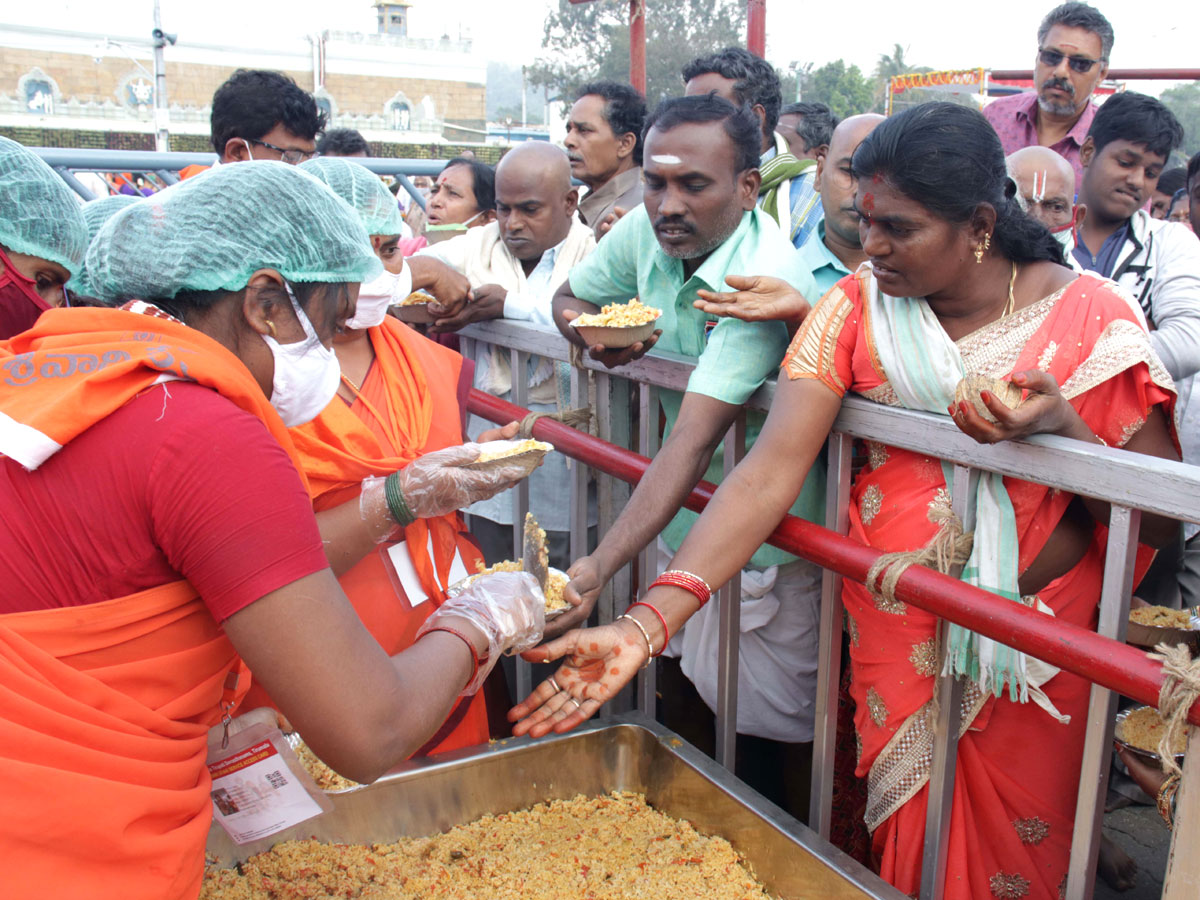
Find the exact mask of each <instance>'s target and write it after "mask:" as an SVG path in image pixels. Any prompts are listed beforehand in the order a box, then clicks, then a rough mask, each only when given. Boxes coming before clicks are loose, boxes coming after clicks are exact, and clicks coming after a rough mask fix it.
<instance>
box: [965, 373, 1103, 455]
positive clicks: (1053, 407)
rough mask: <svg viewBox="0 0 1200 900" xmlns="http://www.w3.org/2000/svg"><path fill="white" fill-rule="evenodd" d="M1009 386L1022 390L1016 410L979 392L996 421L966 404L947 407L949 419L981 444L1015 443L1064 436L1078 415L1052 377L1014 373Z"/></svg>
mask: <svg viewBox="0 0 1200 900" xmlns="http://www.w3.org/2000/svg"><path fill="white" fill-rule="evenodd" d="M1012 383H1013V384H1015V385H1016V386H1017V387H1019V388H1022V389H1023V390H1025V391H1026V396H1025V399H1024V400H1023V401H1021V403H1020V405H1019V406H1018V407H1017V408H1016V409H1009V408H1008V407H1007V406H1006V405H1005V404H1004V402H1003V401H1002V400H1000V398H999V397H997V396H996V395H995V394H993V393H992V392H991V391H980V392H979V396H980V398H981V399H982V400H983V405H984V406H986V407H987V408H988V410H989V411H990V412H991V414H992V415H993V416H995V417H996V421H995V422H994V423H993V422H989V421H988V420H987V419H985V418H984V417H983V416H982V415H980V413H979V411H978V410H977V409H975V407H974V406H973V405H972V404H970V403H968V402H966V401H963V402H956V403H953V404H951V406H950V407H949V409H948V410H947V411H948V412H949V413H950V417H951V418H952V419H954V424H955V425H957V426H958V427H959V428H960V429H961V430H962V431H963V432H964V433H965V434H969V435H970V436H971V437H973V438H975V440H977V441H979V443H981V444H997V443H999V442H1000V441H1017V440H1020V439H1022V438H1026V437H1029V436H1030V435H1031V434H1065V433H1066V432H1067V431H1068V430H1069V427H1070V425H1071V424H1072V421H1073V420H1074V419H1078V416H1079V414H1078V413H1076V412H1075V410H1074V407H1072V406H1071V404H1070V403H1068V402H1067V399H1066V398H1065V397H1063V395H1062V392H1061V391H1060V390H1059V388H1058V382H1057V381H1055V380H1054V376H1053V375H1050V374H1049V373H1047V372H1043V371H1041V370H1040V369H1029V370H1027V371H1024V372H1014V373H1013V376H1012Z"/></svg>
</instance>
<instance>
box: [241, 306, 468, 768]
mask: <svg viewBox="0 0 1200 900" xmlns="http://www.w3.org/2000/svg"><path fill="white" fill-rule="evenodd" d="M367 334H368V337H369V339H370V341H371V346H372V347H373V348H374V350H375V362H374V364H373V365H372V366H371V369H370V371H369V372H368V374H367V377H366V378H365V379H364V381H363V384H362V386H361V389H360V390H359V391H358V395H357V397H356V398H355V401H354V403H353V404H347V403H346V402H345V401H344V400H343V399H342V398H341V397H335V398H334V399H333V402H332V403H330V404H329V406H328V407H326V409H325V410H324V412H322V413H321V415H319V416H318V417H317V418H316V419H314V420H313V421H312V422H310V423H308V424H307V425H302V426H300V427H299V428H294V429H292V437H293V440H294V441H295V444H296V448H297V450H298V452H299V454H300V459H301V469H302V471H303V472H304V473H305V475H306V476H307V477H308V484H309V493H310V494H311V495H312V498H313V507H314V508H315V509H316V511H317V512H320V511H321V510H325V509H329V508H331V507H334V506H338V505H340V504H342V503H346V502H348V501H353V500H355V498H356V497H357V496H358V494H359V491H360V490H361V484H362V480H363V479H364V478H366V477H368V476H377V477H383V476H387V475H389V474H391V473H392V472H395V471H396V470H397V469H401V468H403V467H404V466H406V465H408V464H409V463H410V462H412V460H414V459H416V458H417V457H418V456H421V455H422V454H424V453H429V452H431V451H434V450H441V449H443V448H445V447H449V446H454V445H457V444H461V443H462V440H463V429H462V418H461V411H460V407H459V400H458V396H457V391H458V386H459V380H460V375H461V372H462V366H463V359H462V357H461V356H459V355H458V354H457V353H454V352H453V351H451V350H448V349H447V348H445V347H442V346H440V345H438V344H435V343H434V342H433V341H430V340H428V339H426V338H424V337H422V336H421V335H419V334H417V333H416V332H415V331H413V330H412V329H411V328H408V327H407V326H405V325H402V324H401V323H400V322H398V321H396V320H395V319H392V318H391V317H388V318H387V319H385V320H384V322H383V324H382V325H379V326H377V327H375V328H370V329H368V331H367ZM398 554H404V555H405V557H407V559H408V560H410V561H411V564H412V567H413V569H414V570H415V572H416V576H417V578H418V579H419V582H420V586H421V589H422V591H423V592H424V593H425V595H426V597H427V598H428V599H425V600H420V599H418V601H417V602H416V603H413V602H412V600H411V599H410V598H409V596H408V595H407V593H406V591H405V589H404V587H403V586H402V584H401V581H400V578H399V576H398V575H397V573H396V563H395V557H396V556H397V555H398ZM456 554H457V555H459V556H460V557H461V563H462V564H463V565H464V566H465V568H466V571H467V572H473V571H475V563H476V562H477V561H479V560H481V559H482V557H481V556H480V554H479V551H478V549H477V548H476V547H475V545H474V544H473V543H472V542H471V540H470V538H469V537H468V536H467V534H466V529H465V528H464V527H463V522H462V518H461V516H460V515H459V514H458V513H450V514H448V515H444V516H438V517H437V518H432V519H418V520H417V521H415V522H413V523H412V524H411V525H409V526H408V527H407V528H405V529H404V531H403V534H402V535H400V536H399V538H398V539H397V540H395V541H389V542H386V543H384V544H381V545H380V546H379V547H378V548H377V549H376V550H374V551H372V552H371V553H368V554H367V555H366V556H365V557H364V558H363V559H361V560H360V561H359V562H358V563H356V564H355V565H354V566H353V567H352V568H351V569H350V570H349V571H348V572H346V573H345V574H344V575H342V576H341V578H340V579H339V581H340V583H341V585H342V590H344V591H345V592H346V596H347V598H349V600H350V602H351V604H352V605H353V606H354V609H355V611H356V612H357V613H358V615H359V618H361V619H362V621H363V624H364V625H366V627H367V630H368V631H370V632H371V635H372V636H373V637H374V638H375V639H376V640H377V641H379V643H380V645H381V646H382V647H383V649H384V650H386V651H387V652H388V653H389V654H392V653H398V652H400V651H401V650H403V649H404V648H405V647H408V646H410V645H411V644H412V643H413V641H414V640H415V638H416V634H417V631H418V629H420V627H421V625H422V624H423V623H424V622H425V620H426V619H427V618H428V617H429V615H430V614H431V613H432V612H433V610H434V609H436V608H437V607H438V606H439V605H441V603H442V602H443V601H444V600H445V599H446V588H447V587H449V586H450V585H451V584H452V583H453V579H452V578H451V575H450V572H451V566H452V564H453V563H454V561H455V556H456ZM268 699H269V698H267V697H266V695H265V694H264V693H262V692H261V690H260V689H258V688H256V687H252V688H251V691H250V694H249V696H248V698H247V700H246V707H247V708H250V707H252V706H254V705H256V704H261V703H262V702H266V701H268ZM488 737H489V734H488V721H487V710H486V702H485V699H484V692H483V691H480V692H478V693H477V694H475V695H474V696H473V697H472V698H470V701H469V702H467V703H462V702H460V704H459V706H457V707H456V708H455V710H454V711H453V712H452V713H451V715H450V718H449V719H448V720H447V723H446V725H444V726H443V728H442V729H441V730H439V731H438V733H437V734H436V735H434V737H433V738H432V739H431V740H430V741H429V742H427V743H426V745H425V746H424V747H422V748H421V750H419V751H418V753H417V755H425V754H429V753H434V752H442V751H446V750H453V749H457V748H459V747H466V746H470V745H472V744H478V743H481V742H483V741H486V740H487V739H488Z"/></svg>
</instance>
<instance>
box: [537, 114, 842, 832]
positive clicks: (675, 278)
mask: <svg viewBox="0 0 1200 900" xmlns="http://www.w3.org/2000/svg"><path fill="white" fill-rule="evenodd" d="M760 138H761V135H760V129H759V122H758V119H757V118H756V117H755V116H754V115H753V114H752V113H750V112H749V110H746V109H744V108H742V109H739V108H737V107H735V106H734V105H733V104H731V103H729V102H728V101H726V100H723V99H721V98H719V97H712V96H697V97H683V98H676V99H672V100H667V101H664V102H663V104H662V105H660V106H659V108H658V109H657V110H656V111H655V112H654V114H653V115H652V116H651V117H650V119H649V120H648V121H647V126H646V138H645V153H644V170H643V174H644V178H645V194H644V202H643V205H642V206H641V207H639V208H637V209H635V210H633V211H632V212H630V213H629V214H628V215H626V216H625V217H624V218H622V219H621V220H620V221H619V222H617V224H616V225H615V226H614V227H613V228H612V230H611V231H610V232H609V233H608V235H607V236H606V237H605V239H604V240H603V241H602V242H601V243H600V244H599V245H598V246H597V249H596V251H595V252H594V253H593V255H592V257H591V258H589V259H586V260H584V261H583V262H582V263H580V264H579V265H577V266H576V267H575V268H574V269H572V270H571V274H570V276H569V278H568V281H567V283H566V284H565V285H563V287H562V288H560V289H559V291H558V293H557V295H556V296H555V299H554V313H555V320H556V322H557V324H558V325H559V328H560V330H562V332H563V334H564V335H566V336H567V337H568V338H572V339H573V338H574V330H573V329H571V328H570V327H569V325H568V324H567V323H568V322H569V321H570V319H572V318H574V316H575V315H576V314H578V313H581V312H590V311H595V310H596V309H597V308H598V307H599V306H601V305H603V304H606V303H612V302H624V301H626V300H629V299H630V298H631V297H634V296H637V297H640V299H641V301H642V303H644V304H646V305H649V306H653V307H657V308H659V309H661V310H662V317H661V318H660V319H659V321H658V325H659V328H660V330H661V334H660V335H659V337H658V339H657V345H656V346H658V347H659V348H661V349H665V350H669V351H672V352H674V353H680V354H684V355H686V356H689V357H692V358H694V359H695V360H696V368H695V370H694V371H693V372H692V375H691V377H690V378H689V380H688V386H687V391H686V392H684V393H683V394H678V393H674V392H668V391H661V392H660V399H661V402H662V408H663V412H664V414H665V417H666V420H667V429H666V438H665V441H664V443H663V446H662V449H661V450H660V451H659V453H658V454H657V455H656V456H655V458H654V461H653V462H652V464H651V466H650V468H649V470H648V471H647V473H646V475H645V477H643V479H642V481H641V483H640V484H639V486H638V488H637V489H636V490H635V491H634V493H633V496H632V497H631V498H630V500H629V503H628V504H627V505H626V507H625V509H624V511H623V512H622V514H621V516H620V517H619V518H618V519H617V521H616V522H615V523H614V525H613V527H612V529H610V530H609V532H608V533H607V534H605V535H603V536H602V539H601V542H600V545H599V547H598V548H597V549H596V551H595V553H593V554H592V555H591V556H588V557H584V558H582V559H579V560H576V561H575V563H574V565H572V566H571V568H570V570H569V573H568V574H570V575H571V578H572V581H571V585H570V586H569V587H568V597H570V595H571V594H572V593H574V594H575V595H577V598H578V599H580V600H581V605H580V607H579V608H578V609H577V610H575V611H573V612H570V613H567V614H566V615H565V616H564V618H567V617H569V621H570V622H571V624H574V623H575V622H578V621H581V620H582V619H583V618H584V617H585V616H586V615H587V614H588V613H589V612H590V610H591V608H592V606H593V605H594V603H595V598H596V596H597V595H598V593H599V591H600V589H601V588H602V587H603V585H604V584H605V583H606V582H607V581H608V580H609V579H610V578H611V577H612V576H613V574H614V573H615V572H616V571H617V570H618V569H619V568H620V567H621V566H623V565H624V564H625V563H627V562H628V561H629V560H631V559H632V558H633V557H634V556H635V555H636V554H637V553H638V552H640V551H641V550H642V549H643V548H644V547H646V546H647V545H648V544H650V542H651V541H653V540H654V539H655V537H656V536H657V535H659V533H660V532H662V536H661V541H660V545H659V549H660V555H661V556H662V557H663V564H662V566H661V567H660V568H665V567H666V565H665V564H666V559H667V558H669V556H670V555H671V554H672V553H673V552H674V550H675V548H677V547H678V546H679V544H680V543H681V542H682V540H683V538H684V536H685V535H686V533H687V531H688V529H689V528H690V527H691V524H692V522H694V521H695V519H696V515H695V514H694V513H692V512H690V511H687V510H683V509H681V507H682V504H683V500H684V498H685V497H686V496H687V494H688V493H689V492H690V491H691V489H692V488H693V487H694V486H695V484H696V482H697V481H699V480H700V479H701V478H707V479H708V480H710V481H720V480H721V474H722V465H723V463H722V459H721V452H720V449H719V446H718V445H719V444H720V441H721V439H722V438H723V436H724V434H725V432H726V431H727V429H728V428H729V426H730V425H731V424H732V423H733V421H734V419H735V417H736V416H737V414H738V413H739V412H740V411H741V410H742V408H743V406H744V404H745V403H746V401H747V400H748V399H749V397H750V395H751V394H753V393H754V391H755V390H757V389H758V388H759V386H760V385H761V384H762V383H763V382H764V381H765V380H766V379H767V378H768V377H769V376H771V375H773V374H774V373H775V371H776V370H777V369H778V367H779V363H780V360H781V359H782V358H783V354H784V351H785V350H786V349H787V343H788V331H787V327H786V326H785V325H784V323H783V322H743V321H740V320H738V319H733V318H725V319H721V318H718V317H715V316H710V315H707V314H705V313H704V312H702V311H700V310H699V309H697V308H695V306H694V305H693V304H694V302H695V301H696V299H697V297H698V295H697V291H699V290H705V291H720V290H724V289H725V278H726V276H728V275H769V276H774V277H777V278H782V279H784V280H786V281H788V282H789V283H791V284H792V285H793V286H794V287H795V288H797V289H798V290H799V291H800V292H801V293H803V294H805V295H807V296H810V297H812V298H813V300H814V302H815V300H816V296H817V294H816V286H815V285H814V284H813V281H812V278H811V277H810V275H809V273H808V272H807V271H806V270H805V267H804V265H803V263H802V262H801V261H800V258H799V256H798V254H797V252H796V251H795V249H794V248H793V247H792V246H791V243H790V241H789V240H788V238H787V236H786V235H785V234H784V233H783V232H782V231H781V230H780V229H779V227H778V226H777V225H776V224H775V222H774V221H773V220H772V219H771V218H770V217H769V216H767V215H766V214H765V213H763V212H762V211H761V210H759V209H757V208H756V207H755V201H756V200H757V198H758V185H759V175H758V169H757V165H758V150H759V142H760ZM650 343H652V342H649V341H648V342H647V344H650ZM645 349H648V347H643V348H641V349H640V350H639V351H637V352H638V353H640V352H642V351H644V350H645ZM591 350H592V355H593V356H594V357H597V358H601V359H604V360H605V361H608V362H613V363H614V364H619V363H621V362H624V361H626V359H627V358H628V357H629V356H630V355H631V354H617V353H616V352H615V351H607V350H605V349H604V348H602V347H593V348H591ZM762 421H763V416H762V415H761V414H751V415H750V416H748V421H747V439H748V440H750V441H752V440H753V438H754V437H756V436H757V434H758V430H759V428H760V427H761V425H762ZM823 505H824V475H823V472H817V471H816V469H814V474H813V475H812V476H810V478H809V481H808V483H807V484H806V486H805V489H804V491H803V492H802V493H801V495H800V497H799V498H798V500H797V502H796V504H795V505H794V506H793V508H792V511H793V512H795V513H797V514H799V515H803V516H804V517H805V518H808V519H810V520H813V521H821V520H822V518H823V515H822V514H823ZM743 583H744V585H745V588H746V590H744V594H743V602H742V613H743V626H742V635H741V641H740V645H741V647H740V656H741V658H740V665H739V698H738V699H739V703H738V706H739V710H738V731H739V733H740V734H739V747H740V748H743V749H747V748H746V747H743V745H745V744H753V745H754V747H753V749H751V750H748V752H749V755H747V754H746V753H742V754H741V755H742V756H743V758H744V760H743V761H744V762H745V765H744V766H742V767H741V768H742V770H741V771H740V772H739V774H742V775H743V776H744V777H750V778H753V776H754V774H755V773H756V771H757V772H758V773H759V774H760V775H764V776H766V777H765V779H764V780H763V781H759V782H756V786H757V787H759V789H760V790H763V791H764V792H765V793H767V795H768V796H773V797H775V798H776V799H778V800H779V801H781V802H782V803H784V805H785V806H787V807H789V808H791V809H792V811H793V812H796V813H798V814H800V815H805V814H806V813H807V808H806V806H805V808H803V809H801V808H799V807H800V806H802V805H805V803H806V801H803V800H800V799H798V798H794V797H792V796H790V795H789V793H788V792H787V791H786V790H781V788H782V787H783V779H782V778H781V777H780V774H779V766H780V765H787V764H789V761H790V760H789V754H790V752H791V751H792V750H795V751H796V752H795V759H794V761H791V770H792V771H794V772H795V775H796V781H797V782H800V781H806V780H807V771H806V762H807V760H810V759H811V741H812V718H813V708H814V702H815V688H816V661H817V657H816V652H817V622H818V619H819V616H818V608H819V602H820V584H821V578H820V569H819V568H817V567H816V566H813V565H811V564H810V563H807V562H804V561H801V560H797V559H796V558H795V557H792V556H789V555H788V554H786V553H784V552H783V551H780V550H778V549H776V548H774V547H770V546H763V547H762V548H760V549H759V551H758V552H757V553H756V554H755V556H754V558H753V559H752V560H751V565H750V569H749V570H747V572H746V573H744V576H743ZM714 587H716V586H715V585H714ZM716 611H717V604H715V603H714V604H711V605H709V606H706V607H704V609H702V610H701V611H700V612H699V613H697V614H696V615H695V616H693V619H692V621H690V622H689V623H688V625H687V627H686V628H685V629H683V631H682V632H681V633H680V635H679V636H677V637H676V638H675V639H674V640H673V641H672V645H671V647H672V650H674V651H675V654H674V655H679V656H681V660H680V668H682V671H683V674H685V675H687V676H688V678H690V679H691V681H692V682H693V683H694V684H695V691H696V692H698V693H699V695H700V697H701V698H703V700H704V702H705V703H707V705H708V707H709V708H710V709H711V708H713V707H714V706H715V702H716V699H715V698H716V653H715V649H714V648H715V641H716V621H717V618H716ZM634 612H635V614H638V615H639V616H640V614H641V613H642V612H644V611H643V610H640V609H635V611H634ZM619 624H620V625H622V626H624V625H627V624H628V623H619ZM651 624H654V627H655V629H656V632H651V633H652V634H653V633H657V634H659V635H661V628H659V627H658V626H657V624H656V623H651ZM630 627H632V626H630ZM656 649H657V648H656ZM671 654H672V651H671V650H668V655H671ZM664 683H665V682H664ZM677 700H678V698H677V697H668V698H667V699H666V702H665V704H664V705H665V706H666V707H667V708H668V711H669V710H670V708H671V707H672V706H673V705H674V704H675V703H676V701H677ZM701 711H702V712H703V709H701ZM708 715H709V719H710V721H711V713H709V714H708ZM693 718H694V716H693ZM671 724H674V723H673V722H672V723H671ZM709 733H710V737H709V740H708V741H707V743H708V744H709V745H710V746H711V744H712V740H711V727H710V728H709ZM687 736H688V737H692V738H693V740H696V741H698V742H699V743H701V745H703V743H704V741H703V740H699V739H697V738H695V737H693V735H692V734H690V733H689V734H688V735H687ZM767 745H770V746H769V747H768V746H767ZM796 748H798V749H796ZM768 760H769V762H767V761H768ZM764 770H765V771H764ZM793 799H794V800H795V802H790V801H791V800H793Z"/></svg>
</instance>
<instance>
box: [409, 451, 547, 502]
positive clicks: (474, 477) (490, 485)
mask: <svg viewBox="0 0 1200 900" xmlns="http://www.w3.org/2000/svg"><path fill="white" fill-rule="evenodd" d="M482 449H483V448H482V447H481V446H480V445H479V444H475V443H470V444H462V445H460V446H458V447H447V448H446V449H445V450H435V451H434V452H433V453H426V454H425V455H424V456H420V457H417V458H416V459H414V460H413V461H412V462H410V463H409V464H408V465H407V466H405V467H404V468H403V469H401V470H400V490H401V492H402V493H403V494H404V500H405V502H406V503H408V508H409V509H411V510H412V512H413V514H414V515H415V516H417V517H418V518H421V519H425V518H429V517H431V516H442V515H445V514H446V513H448V512H453V511H454V510H456V509H462V508H463V507H464V506H470V505H471V504H472V503H474V502H476V501H477V500H486V499H488V498H489V497H491V496H494V495H495V494H498V493H500V492H501V491H506V490H508V489H509V488H510V487H512V486H513V485H514V484H516V483H517V482H518V481H520V480H521V479H522V478H524V477H525V469H524V468H523V467H522V466H501V467H499V468H496V469H492V470H491V471H479V470H476V469H464V468H462V465H463V464H464V463H469V462H474V461H475V460H476V459H478V458H479V453H480V451H481V450H482Z"/></svg>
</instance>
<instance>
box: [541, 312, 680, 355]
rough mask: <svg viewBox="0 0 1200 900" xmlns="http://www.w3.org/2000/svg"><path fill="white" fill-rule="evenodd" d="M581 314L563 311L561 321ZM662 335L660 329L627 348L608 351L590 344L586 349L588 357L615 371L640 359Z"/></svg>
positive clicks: (601, 345)
mask: <svg viewBox="0 0 1200 900" xmlns="http://www.w3.org/2000/svg"><path fill="white" fill-rule="evenodd" d="M581 315H582V313H580V312H577V311H575V310H573V309H568V310H564V311H563V314H562V316H563V319H564V320H565V321H567V322H572V321H574V320H575V319H577V318H578V317H579V316H581ZM660 335H662V329H661V328H659V329H657V330H655V332H654V334H652V335H650V337H648V338H646V340H644V341H638V342H637V343H636V344H631V345H630V346H628V347H616V348H612V349H609V348H608V347H605V346H604V345H603V344H592V345H591V346H590V347H588V348H587V351H588V356H590V357H591V358H592V359H594V360H596V362H599V363H603V364H604V365H605V366H606V367H607V368H609V369H615V368H617V367H619V366H623V365H626V364H627V363H631V362H633V361H634V360H635V359H641V358H642V357H643V356H645V355H646V354H647V353H649V352H650V348H651V347H653V346H654V345H655V344H656V343H658V339H659V336H660Z"/></svg>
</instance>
